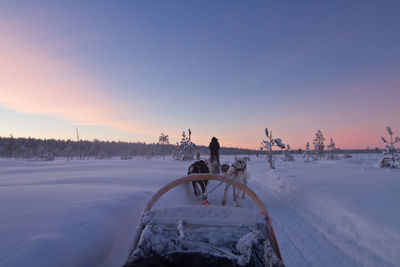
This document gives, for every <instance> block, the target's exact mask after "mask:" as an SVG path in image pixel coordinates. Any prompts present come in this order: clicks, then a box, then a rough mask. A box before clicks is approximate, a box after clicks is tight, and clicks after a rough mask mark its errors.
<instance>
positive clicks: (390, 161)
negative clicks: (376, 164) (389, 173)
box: [380, 126, 400, 168]
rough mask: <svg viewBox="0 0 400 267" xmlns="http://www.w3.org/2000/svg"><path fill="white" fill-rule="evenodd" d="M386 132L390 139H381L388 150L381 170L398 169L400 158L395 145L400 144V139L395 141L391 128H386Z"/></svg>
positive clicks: (382, 161)
mask: <svg viewBox="0 0 400 267" xmlns="http://www.w3.org/2000/svg"><path fill="white" fill-rule="evenodd" d="M386 130H387V132H388V134H389V136H390V139H389V140H386V139H385V138H384V137H383V136H382V137H381V138H382V141H383V142H384V143H385V144H386V150H385V153H384V157H383V159H382V160H381V163H380V166H381V168H385V167H386V168H398V167H399V165H400V156H399V151H397V149H396V148H395V146H394V145H395V144H397V143H399V142H400V138H399V137H397V136H396V138H394V139H393V131H392V128H391V127H390V126H386Z"/></svg>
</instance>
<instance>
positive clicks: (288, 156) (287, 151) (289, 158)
mask: <svg viewBox="0 0 400 267" xmlns="http://www.w3.org/2000/svg"><path fill="white" fill-rule="evenodd" d="M283 153H284V155H285V157H284V158H283V160H284V161H294V157H293V155H292V153H291V152H290V145H286V149H285V151H284V152H283Z"/></svg>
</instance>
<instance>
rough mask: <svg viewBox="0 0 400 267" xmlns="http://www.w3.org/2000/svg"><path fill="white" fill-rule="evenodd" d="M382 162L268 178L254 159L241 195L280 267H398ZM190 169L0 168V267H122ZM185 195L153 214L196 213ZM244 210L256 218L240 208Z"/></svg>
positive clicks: (161, 163)
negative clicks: (260, 219)
mask: <svg viewBox="0 0 400 267" xmlns="http://www.w3.org/2000/svg"><path fill="white" fill-rule="evenodd" d="M380 157H381V156H380V155H354V157H353V158H352V159H348V160H340V161H327V160H325V161H319V162H318V163H309V164H305V163H303V162H302V161H300V159H299V158H296V160H297V161H295V162H283V161H278V164H277V170H275V171H271V170H268V168H267V166H266V162H265V160H264V159H262V158H252V161H251V162H250V163H249V167H248V168H249V187H250V188H252V189H253V190H254V191H255V192H256V193H257V194H258V195H259V197H260V199H261V200H262V201H263V202H264V205H265V206H266V207H267V210H268V211H269V213H270V216H271V217H272V220H273V224H274V227H275V231H276V235H277V238H278V241H279V244H280V248H281V252H282V255H283V259H284V261H285V264H286V265H287V266H400V213H399V204H400V170H384V169H380V168H378V166H377V164H378V162H379V158H380ZM222 162H223V163H224V162H228V163H231V162H232V157H222ZM188 165H189V163H187V162H175V161H172V160H170V159H166V160H162V159H152V160H145V159H134V160H129V161H122V160H117V159H116V160H104V161H101V160H85V161H78V160H73V161H69V162H67V161H65V160H61V159H60V160H56V161H54V162H29V161H18V160H6V159H0V266H94V265H96V266H121V265H122V264H123V262H124V261H125V259H126V257H127V254H128V250H129V247H130V242H131V238H132V234H133V232H134V230H135V227H136V223H137V221H138V218H139V216H140V213H141V210H142V208H143V207H144V204H145V203H146V201H147V200H148V199H149V198H150V196H151V195H152V193H154V192H155V191H156V190H157V189H158V188H160V187H161V186H162V185H164V184H166V183H167V182H169V181H171V180H173V179H175V178H179V177H181V176H184V175H185V174H186V171H187V167H188ZM215 185H217V183H216V182H215V183H212V184H211V185H210V187H209V188H213V187H214V186H215ZM222 189H223V188H222V186H220V187H218V188H217V189H216V190H215V191H214V192H213V193H212V194H211V195H210V201H211V202H212V204H215V205H218V204H219V203H220V201H221V193H222ZM190 190H191V188H190V186H189V185H184V186H181V187H180V188H177V189H176V190H173V191H171V192H170V193H168V194H167V195H165V196H164V197H163V198H161V200H160V202H158V204H157V206H158V207H168V206H173V205H179V204H196V201H195V200H194V199H193V197H192V193H191V191H190ZM229 196H230V195H229ZM230 201H231V200H230ZM230 203H232V202H230ZM228 204H229V203H228ZM242 206H243V207H246V208H249V209H254V210H256V206H255V205H254V204H253V203H251V201H250V200H248V199H246V200H244V201H242Z"/></svg>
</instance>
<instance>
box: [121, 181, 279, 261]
mask: <svg viewBox="0 0 400 267" xmlns="http://www.w3.org/2000/svg"><path fill="white" fill-rule="evenodd" d="M202 179H207V180H217V181H220V182H225V183H230V184H232V185H234V186H236V187H238V188H239V189H240V190H243V191H244V192H246V194H248V195H249V197H250V198H251V199H252V200H253V201H254V202H255V204H256V205H257V207H258V209H259V212H254V211H251V210H247V209H244V208H237V207H229V206H212V205H198V206H178V207H169V208H163V209H155V210H152V207H153V205H154V204H155V202H157V201H158V200H159V199H160V197H161V196H162V195H163V194H165V193H166V192H168V191H169V190H171V189H172V188H174V187H176V186H179V185H181V184H184V183H188V182H192V181H196V180H202ZM124 266H126V267H127V266H132V267H133V266H136V267H137V266H219V267H222V266H276V267H278V266H279V267H280V266H284V264H283V261H282V257H281V254H280V251H279V246H278V242H277V240H276V237H275V234H274V230H273V228H272V224H271V220H270V218H269V216H268V213H267V212H266V210H265V208H264V207H263V204H262V203H261V201H260V200H259V199H258V197H257V195H256V194H255V193H254V192H253V191H252V190H251V189H249V188H248V187H247V186H245V185H243V184H241V183H238V182H235V181H233V180H231V179H229V178H226V177H224V176H219V175H211V174H201V175H190V176H185V177H183V178H180V179H177V180H175V181H173V182H171V183H169V184H167V185H165V186H164V187H162V188H161V189H160V190H158V191H157V192H156V193H155V194H154V196H153V197H152V198H151V199H150V201H149V202H148V203H147V205H146V207H145V209H144V211H143V215H142V217H141V218H140V220H139V224H138V227H137V229H136V232H135V235H134V238H133V246H132V250H131V253H130V256H129V259H128V261H127V263H126V264H125V265H124Z"/></svg>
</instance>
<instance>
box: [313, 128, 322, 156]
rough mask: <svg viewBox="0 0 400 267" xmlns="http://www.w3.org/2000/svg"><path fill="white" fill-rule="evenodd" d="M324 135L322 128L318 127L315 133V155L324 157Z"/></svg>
mask: <svg viewBox="0 0 400 267" xmlns="http://www.w3.org/2000/svg"><path fill="white" fill-rule="evenodd" d="M324 141H325V138H324V135H323V134H322V132H321V130H320V129H318V131H317V132H316V133H315V139H314V142H313V144H314V151H315V155H316V157H317V158H319V159H322V157H323V156H324V155H325V151H324V148H325V145H324Z"/></svg>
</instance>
